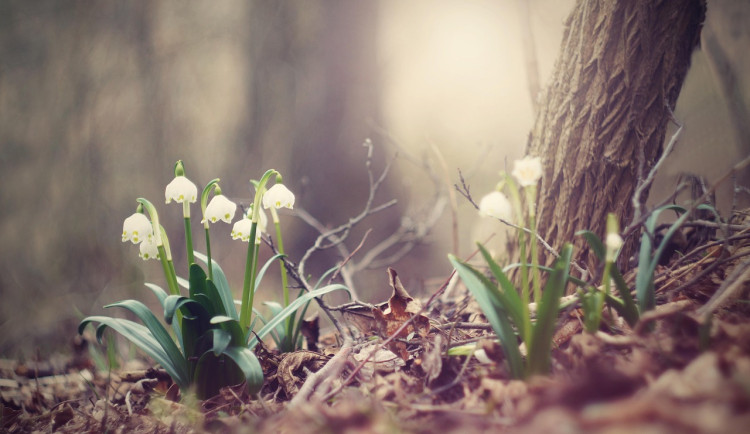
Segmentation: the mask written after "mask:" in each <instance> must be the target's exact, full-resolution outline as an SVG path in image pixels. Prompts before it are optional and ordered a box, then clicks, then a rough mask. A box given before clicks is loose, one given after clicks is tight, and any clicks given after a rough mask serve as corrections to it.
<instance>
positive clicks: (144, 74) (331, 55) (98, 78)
mask: <svg viewBox="0 0 750 434" xmlns="http://www.w3.org/2000/svg"><path fill="white" fill-rule="evenodd" d="M335 3H336V4H331V3H326V6H332V7H324V5H323V2H308V1H293V2H262V1H258V2H244V1H226V2H219V3H216V2H208V1H204V2H200V1H196V2H145V1H140V2H73V3H65V4H62V3H59V2H55V1H39V2H26V1H4V2H2V4H0V44H1V45H0V58H2V69H0V112H1V113H2V116H1V117H0V143H1V146H2V154H1V157H0V173H1V175H0V176H2V178H1V179H2V180H1V181H0V182H2V189H1V190H0V192H1V193H0V194H2V202H3V204H4V206H3V207H2V210H1V211H0V237H1V239H2V240H3V248H1V249H0V294H1V297H2V307H0V318H1V319H2V321H1V323H0V353H5V352H6V351H9V350H10V349H11V348H15V347H22V346H24V344H26V345H29V346H30V348H35V347H36V348H40V349H41V350H42V351H46V350H47V349H48V348H50V347H61V346H64V345H65V344H64V342H60V330H61V329H64V328H66V327H68V328H69V329H70V330H74V328H75V327H74V325H75V323H76V322H77V318H76V317H75V316H74V312H70V311H69V310H70V309H69V308H68V307H67V306H76V307H77V308H78V309H80V310H81V311H83V312H85V313H90V312H92V311H93V310H97V309H100V308H101V305H102V304H105V303H106V302H107V301H111V300H113V299H116V298H117V296H116V295H115V294H113V291H114V292H118V291H134V290H136V289H138V290H139V289H140V284H139V282H140V281H142V280H143V276H142V274H141V273H140V272H139V271H138V270H139V269H140V268H141V267H143V268H144V269H145V270H146V273H147V274H148V273H149V270H156V269H155V268H152V267H151V264H150V263H146V264H142V263H141V260H140V259H138V257H137V255H136V251H134V250H133V249H132V246H130V245H121V244H120V243H119V234H120V232H121V230H122V219H123V217H124V216H127V215H128V214H129V213H132V212H133V210H134V209H135V205H136V203H135V199H136V197H139V196H146V197H149V198H150V199H151V200H152V201H154V203H157V204H159V203H161V201H162V200H163V188H164V186H165V185H166V183H167V182H168V181H169V180H170V179H171V177H172V174H171V170H172V166H173V164H174V162H175V161H176V160H177V159H184V160H185V163H186V166H187V170H188V176H189V177H190V178H191V179H193V180H194V181H196V183H198V184H199V185H200V184H204V183H205V182H207V181H208V180H210V179H212V178H214V177H221V178H222V186H223V188H224V191H225V194H228V195H230V197H232V198H234V199H236V200H239V201H243V200H244V201H247V200H249V198H250V192H251V190H250V184H249V182H248V180H249V179H251V178H257V177H258V176H260V174H262V172H263V171H264V170H265V169H266V168H268V167H274V168H276V169H278V170H280V171H281V172H282V173H283V174H284V175H285V181H286V183H287V184H288V185H289V186H290V187H291V188H293V189H294V190H295V191H297V192H298V194H299V197H300V199H301V204H302V206H303V207H306V208H308V209H309V210H310V211H311V212H312V213H315V214H316V215H318V216H322V217H326V215H331V214H332V211H331V208H330V205H331V204H332V203H336V204H337V208H336V213H337V214H339V217H340V218H343V216H346V215H349V214H346V213H348V212H352V213H353V212H354V211H355V210H357V209H358V207H359V206H361V204H360V203H356V202H354V203H353V202H352V201H351V200H350V201H348V202H347V201H342V200H341V199H340V198H338V197H336V195H337V194H340V192H337V191H336V189H330V188H322V186H325V185H328V186H330V185H331V184H333V185H336V184H344V180H347V181H346V185H347V189H348V191H349V192H350V194H351V197H352V198H356V197H359V198H363V197H365V195H366V192H367V178H366V176H363V175H362V173H361V172H362V167H363V166H362V163H361V162H362V161H363V156H364V151H363V150H362V148H361V147H360V146H359V145H360V144H361V143H362V141H363V140H364V138H366V137H367V134H368V130H367V128H368V127H367V124H366V122H365V121H366V120H367V119H375V118H376V115H377V111H376V103H377V99H376V98H375V96H376V92H377V86H376V83H377V80H376V77H375V73H376V68H375V67H374V62H375V59H376V56H375V53H374V44H375V38H374V36H373V33H374V31H375V22H376V21H375V18H376V13H375V4H374V3H373V4H371V5H370V6H366V5H359V6H356V7H355V6H354V5H353V4H351V3H350V2H344V1H342V2H335ZM363 71H364V72H365V73H366V74H362V72H363ZM334 161H335V162H336V164H331V163H332V162H334ZM350 161H351V162H352V164H349V163H348V162H350ZM303 184H304V185H303ZM313 188H314V189H315V200H314V201H313V200H311V199H312V197H311V195H310V193H311V192H310V191H309V190H311V189H313ZM308 199H309V200H308ZM246 203H247V202H246ZM158 206H159V207H160V209H161V210H162V213H163V215H164V217H163V221H164V225H165V226H166V227H167V229H168V230H170V235H171V237H170V238H171V239H172V244H173V246H174V247H173V250H174V251H175V254H176V255H177V257H176V260H177V261H178V267H179V261H184V251H183V250H184V248H181V247H180V246H181V245H182V242H183V241H182V234H181V232H182V229H181V225H180V223H179V221H180V220H179V216H180V215H181V214H180V210H179V209H178V207H171V206H164V205H158ZM193 212H199V211H198V209H197V208H196V207H194V211H193ZM221 230H224V231H225V232H226V234H225V235H227V236H225V237H223V238H225V239H226V240H223V241H224V242H223V243H222V240H221V238H222V237H218V236H217V237H215V239H216V241H215V242H216V243H217V248H215V250H216V251H217V254H218V257H217V259H218V260H219V261H221V262H222V263H223V264H226V265H225V267H226V268H228V269H229V270H230V271H231V270H232V269H233V268H234V267H233V263H234V262H238V263H240V266H239V267H241V263H242V260H238V261H233V260H231V258H232V255H237V257H239V255H241V254H242V251H243V249H242V246H235V245H234V244H232V243H230V242H228V241H227V240H228V238H229V237H228V232H229V228H228V227H219V231H221ZM313 236H314V234H310V235H309V236H306V237H305V236H302V237H295V236H290V237H289V240H290V241H288V243H292V240H295V241H296V242H295V244H296V245H295V244H292V245H291V246H289V247H288V249H294V248H303V247H305V248H306V247H307V246H308V245H309V241H310V240H311V239H312V237H313ZM306 243H307V244H306ZM198 248H201V246H200V245H199V246H198ZM239 267H238V268H239ZM156 271H158V270H156ZM156 275H158V274H156ZM157 281H158V279H157ZM61 309H64V310H65V312H61ZM28 316H34V317H38V318H41V319H43V320H42V321H40V324H42V327H43V328H44V330H38V331H36V333H38V336H32V337H29V336H24V335H22V334H21V333H20V330H19V329H18V328H17V327H15V326H14V323H15V322H16V321H18V320H19V319H21V318H24V317H28ZM61 319H62V320H63V322H62V323H60V321H61ZM27 349H28V347H27Z"/></svg>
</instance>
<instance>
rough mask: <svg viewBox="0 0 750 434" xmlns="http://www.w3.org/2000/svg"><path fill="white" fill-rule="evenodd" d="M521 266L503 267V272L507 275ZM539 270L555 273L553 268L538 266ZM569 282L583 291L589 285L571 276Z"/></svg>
mask: <svg viewBox="0 0 750 434" xmlns="http://www.w3.org/2000/svg"><path fill="white" fill-rule="evenodd" d="M520 266H521V264H520V263H518V262H516V263H514V264H509V265H506V266H505V267H503V272H504V273H507V272H508V271H510V270H512V269H514V268H518V267H520ZM526 266H527V267H531V266H532V264H529V263H526ZM537 268H539V269H540V270H541V271H545V272H547V273H551V272H552V271H553V269H552V268H551V267H545V266H544V265H539V266H537ZM568 282H570V283H572V284H574V285H575V286H577V287H579V288H581V289H586V286H587V285H588V283H586V282H584V281H583V280H581V279H578V278H576V277H573V276H571V275H568Z"/></svg>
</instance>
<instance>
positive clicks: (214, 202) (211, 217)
mask: <svg viewBox="0 0 750 434" xmlns="http://www.w3.org/2000/svg"><path fill="white" fill-rule="evenodd" d="M236 211H237V204H236V203H234V202H232V201H231V200H229V199H227V197H226V196H224V195H217V196H214V197H213V199H211V202H209V203H208V206H206V212H205V214H204V215H203V220H201V223H205V222H206V221H209V222H211V223H216V222H217V221H219V220H222V221H224V222H226V223H232V219H233V218H234V213H235V212H236Z"/></svg>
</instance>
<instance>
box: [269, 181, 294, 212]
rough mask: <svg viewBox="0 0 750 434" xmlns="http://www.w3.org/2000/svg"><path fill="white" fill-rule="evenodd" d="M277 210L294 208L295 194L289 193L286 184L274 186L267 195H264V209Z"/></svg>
mask: <svg viewBox="0 0 750 434" xmlns="http://www.w3.org/2000/svg"><path fill="white" fill-rule="evenodd" d="M271 207H273V208H276V209H279V208H281V207H286V208H289V209H292V208H293V207H294V193H292V192H291V191H289V189H288V188H286V187H285V186H284V184H274V186H273V187H271V188H269V189H268V191H267V192H265V194H263V208H265V209H268V208H271Z"/></svg>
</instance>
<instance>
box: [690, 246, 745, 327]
mask: <svg viewBox="0 0 750 434" xmlns="http://www.w3.org/2000/svg"><path fill="white" fill-rule="evenodd" d="M748 280H750V260H747V261H745V262H743V263H742V264H740V265H738V266H737V267H735V269H734V270H733V271H732V274H730V275H729V276H728V277H727V278H726V279H725V280H724V282H723V283H722V284H721V286H720V287H719V289H717V290H716V292H715V293H714V295H713V296H712V297H711V299H709V300H708V302H706V304H704V305H703V306H701V307H700V308H699V309H698V311H697V314H698V315H699V317H701V318H703V319H704V321H705V319H706V318H708V316H709V315H711V314H712V313H713V312H714V311H715V310H716V309H718V308H720V307H721V306H722V305H724V304H725V303H726V302H727V300H729V299H730V298H731V297H732V296H734V295H735V293H736V292H737V291H738V290H741V289H742V288H744V287H745V282H747V281H748Z"/></svg>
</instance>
